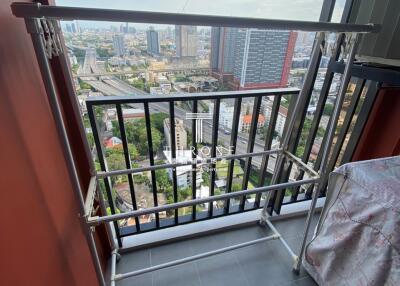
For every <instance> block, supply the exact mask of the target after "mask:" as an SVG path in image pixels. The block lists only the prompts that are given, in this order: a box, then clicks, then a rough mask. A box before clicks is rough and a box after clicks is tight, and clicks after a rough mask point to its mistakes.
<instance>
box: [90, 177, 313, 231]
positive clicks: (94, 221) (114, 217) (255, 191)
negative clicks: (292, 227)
mask: <svg viewBox="0 0 400 286" xmlns="http://www.w3.org/2000/svg"><path fill="white" fill-rule="evenodd" d="M319 180H320V178H319V177H318V178H311V179H304V180H301V181H295V182H287V183H281V184H277V185H270V186H265V187H259V188H254V189H251V190H243V191H238V192H233V193H225V194H221V195H214V196H212V197H207V198H200V199H195V200H188V201H183V202H177V203H173V204H168V205H163V206H158V207H151V208H146V209H141V210H136V211H129V212H124V213H119V214H112V215H107V216H102V217H98V216H95V217H89V218H88V224H90V225H97V224H99V223H103V222H110V221H118V220H121V219H126V218H131V217H138V216H142V215H148V214H153V213H157V212H163V211H168V210H175V209H178V208H183V207H190V206H193V205H197V204H205V203H210V202H213V201H220V200H221V201H222V200H226V199H231V198H235V197H240V196H245V195H252V194H258V193H262V192H268V191H272V190H283V189H286V188H291V187H296V186H300V185H305V184H313V183H316V182H318V181H319ZM100 195H101V194H100Z"/></svg>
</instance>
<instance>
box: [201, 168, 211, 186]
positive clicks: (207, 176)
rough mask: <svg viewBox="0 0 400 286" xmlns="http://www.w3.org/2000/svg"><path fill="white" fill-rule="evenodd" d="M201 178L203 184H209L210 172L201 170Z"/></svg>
mask: <svg viewBox="0 0 400 286" xmlns="http://www.w3.org/2000/svg"><path fill="white" fill-rule="evenodd" d="M202 178H203V185H206V186H209V185H210V174H209V173H208V172H206V171H204V172H203V174H202Z"/></svg>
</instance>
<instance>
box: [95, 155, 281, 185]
mask: <svg viewBox="0 0 400 286" xmlns="http://www.w3.org/2000/svg"><path fill="white" fill-rule="evenodd" d="M280 152H282V149H276V150H267V151H262V152H254V153H246V154H235V155H226V156H221V157H210V158H204V159H203V160H201V159H196V164H198V165H200V164H210V163H211V162H212V161H213V160H216V161H222V160H235V159H241V158H248V157H254V156H261V155H271V154H278V153H280ZM193 163H194V161H190V162H182V163H171V164H161V165H153V166H147V167H140V168H133V169H126V170H115V171H108V172H101V171H100V172H98V173H97V177H98V178H104V177H109V176H119V175H127V174H134V173H141V172H146V171H153V170H159V169H167V168H176V167H181V166H188V165H193Z"/></svg>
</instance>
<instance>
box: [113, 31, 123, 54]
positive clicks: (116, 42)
mask: <svg viewBox="0 0 400 286" xmlns="http://www.w3.org/2000/svg"><path fill="white" fill-rule="evenodd" d="M113 46H114V53H115V54H116V55H117V56H119V57H122V56H123V55H124V54H125V43H124V36H123V35H114V36H113Z"/></svg>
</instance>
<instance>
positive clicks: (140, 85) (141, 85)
mask: <svg viewBox="0 0 400 286" xmlns="http://www.w3.org/2000/svg"><path fill="white" fill-rule="evenodd" d="M131 85H132V86H134V87H136V88H137V89H140V90H145V88H144V82H143V81H142V80H134V81H133V82H132V83H131Z"/></svg>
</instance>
